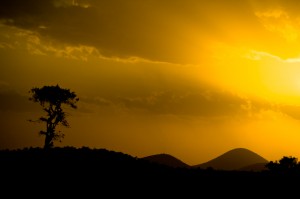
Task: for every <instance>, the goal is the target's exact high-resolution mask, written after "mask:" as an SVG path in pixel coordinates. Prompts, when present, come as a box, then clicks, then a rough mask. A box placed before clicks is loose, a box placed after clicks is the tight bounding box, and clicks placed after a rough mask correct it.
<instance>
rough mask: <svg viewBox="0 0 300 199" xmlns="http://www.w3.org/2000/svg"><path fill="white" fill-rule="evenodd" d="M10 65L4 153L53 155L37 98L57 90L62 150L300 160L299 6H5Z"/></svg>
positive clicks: (1, 120)
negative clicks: (63, 100)
mask: <svg viewBox="0 0 300 199" xmlns="http://www.w3.org/2000/svg"><path fill="white" fill-rule="evenodd" d="M0 58H1V59H0V113H1V115H0V148H1V149H6V148H10V149H16V148H23V147H30V146H34V147H37V146H38V147H42V146H43V143H44V138H43V137H40V136H39V135H38V132H39V131H40V130H43V129H44V126H43V125H42V124H37V123H30V122H28V121H27V120H28V119H37V118H39V116H42V114H43V112H42V111H41V107H39V105H38V104H34V103H33V102H31V101H29V100H28V97H29V93H28V91H29V90H30V89H31V88H32V87H42V86H44V85H56V84H59V85H60V86H61V87H63V88H68V89H71V90H72V91H74V92H75V93H76V94H77V95H78V97H79V98H80V101H79V102H78V109H77V110H75V111H73V110H69V109H66V110H67V112H68V114H69V115H68V119H69V123H70V128H61V130H62V131H63V132H64V133H65V134H66V136H65V138H64V139H63V141H62V143H59V142H58V143H55V144H56V146H75V147H81V146H88V147H91V148H106V149H109V150H115V151H121V152H124V153H127V154H130V155H132V156H137V157H143V156H147V155H153V154H157V153H168V154H171V155H173V156H175V157H177V158H179V159H181V160H182V161H184V162H186V163H187V164H190V165H194V164H199V163H202V162H205V161H208V160H210V159H212V158H214V157H216V156H217V155H220V154H222V153H224V152H226V151H228V150H231V149H233V148H238V147H243V148H247V149H249V150H252V151H254V152H256V153H258V154H260V155H262V156H263V157H264V158H266V159H268V160H278V159H280V158H281V157H282V156H290V155H291V156H296V157H300V1H296V0H277V1H276V0H211V1H200V0H143V1H140V0H126V1H124V0H43V1H40V0H26V1H24V0H2V1H1V2H0Z"/></svg>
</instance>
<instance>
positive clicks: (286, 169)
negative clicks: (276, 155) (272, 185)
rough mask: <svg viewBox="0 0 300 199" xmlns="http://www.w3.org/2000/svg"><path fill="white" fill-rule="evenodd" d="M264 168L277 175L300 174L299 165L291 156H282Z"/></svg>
mask: <svg viewBox="0 0 300 199" xmlns="http://www.w3.org/2000/svg"><path fill="white" fill-rule="evenodd" d="M266 167H267V168H268V169H269V170H270V171H271V172H273V173H277V174H293V175H295V174H300V163H299V162H298V159H297V158H296V157H293V156H289V157H288V156H283V157H282V158H281V159H280V160H279V161H275V162H273V161H270V162H269V163H268V164H266Z"/></svg>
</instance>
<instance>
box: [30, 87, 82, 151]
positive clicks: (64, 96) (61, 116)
mask: <svg viewBox="0 0 300 199" xmlns="http://www.w3.org/2000/svg"><path fill="white" fill-rule="evenodd" d="M29 93H30V94H31V97H30V98H29V100H31V101H33V102H36V103H39V104H40V105H41V106H42V107H43V110H44V111H45V112H46V116H42V117H40V118H39V119H38V120H37V121H38V122H44V123H46V131H40V135H44V136H45V144H44V148H51V147H53V141H55V140H59V141H61V140H62V138H64V134H63V133H61V131H57V130H56V127H57V126H58V125H62V126H65V127H69V126H70V125H69V123H68V121H67V120H66V113H65V112H64V111H63V109H62V105H63V104H65V105H68V106H70V107H71V108H73V109H76V108H77V106H76V103H77V102H78V100H79V98H78V97H77V95H76V94H75V92H72V91H70V89H65V88H61V87H60V86H59V85H56V86H43V87H42V88H37V87H34V88H32V89H31V90H30V91H29Z"/></svg>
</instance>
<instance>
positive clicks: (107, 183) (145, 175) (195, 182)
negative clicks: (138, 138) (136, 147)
mask: <svg viewBox="0 0 300 199" xmlns="http://www.w3.org/2000/svg"><path fill="white" fill-rule="evenodd" d="M0 162H1V180H2V182H5V183H4V184H5V185H7V186H8V187H9V185H12V184H13V186H14V187H15V186H17V187H18V188H20V187H21V188H22V187H26V189H27V190H31V189H34V190H40V191H42V192H43V193H47V195H48V196H49V194H50V195H51V191H50V190H49V187H52V188H51V189H59V190H60V191H62V192H63V193H65V194H66V195H68V196H70V195H72V196H77V194H79V193H81V194H82V193H84V194H89V193H90V194H104V193H105V194H110V198H111V197H113V196H115V195H121V196H125V195H126V196H140V195H139V194H138V193H141V192H142V193H143V194H146V196H152V197H155V198H159V196H161V195H160V194H166V195H167V196H169V197H171V196H178V194H181V195H182V196H185V197H188V195H189V194H191V196H195V197H200V196H201V197H203V196H204V195H205V194H209V196H210V197H212V198H214V196H220V195H221V196H231V198H232V197H237V198H243V196H244V195H240V192H242V193H244V194H247V196H251V195H252V196H255V197H256V196H257V194H259V196H262V194H266V195H265V196H270V195H271V194H272V193H276V194H278V193H279V192H280V190H283V187H284V186H289V187H290V188H291V187H293V186H295V185H297V182H296V183H294V180H295V179H296V180H297V179H298V180H299V177H300V175H298V174H297V173H295V175H278V174H277V173H276V172H274V170H273V169H272V168H273V167H272V166H271V167H270V168H271V169H269V170H265V171H260V172H251V171H238V170H237V171H224V170H216V169H212V168H208V169H200V168H191V167H188V168H179V167H178V168H174V167H169V166H166V165H161V164H157V163H154V162H151V161H148V160H146V159H143V158H137V157H133V156H130V155H127V154H124V153H121V152H115V151H109V150H106V149H90V148H88V147H81V148H74V147H63V148H59V147H52V148H50V149H49V150H44V149H42V148H24V149H18V150H2V151H0ZM295 163H296V162H295V159H293V158H286V157H285V158H283V159H282V160H281V161H279V163H277V162H276V163H274V162H273V163H268V165H273V166H274V165H282V166H283V167H285V168H287V169H292V168H299V167H298V163H297V164H296V165H297V166H296V165H295ZM275 167H276V166H275ZM292 179H293V180H292ZM274 191H275V192H274ZM49 192H50V193H49ZM53 195H55V194H53ZM141 198H144V197H143V196H142V197H141Z"/></svg>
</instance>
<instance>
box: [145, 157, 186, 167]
mask: <svg viewBox="0 0 300 199" xmlns="http://www.w3.org/2000/svg"><path fill="white" fill-rule="evenodd" d="M142 159H144V160H147V161H150V162H154V163H158V164H161V165H166V166H169V167H173V168H187V167H189V165H188V164H186V163H184V162H183V161H181V160H179V159H177V158H175V157H173V156H171V155H169V154H157V155H150V156H146V157H143V158H142Z"/></svg>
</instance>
